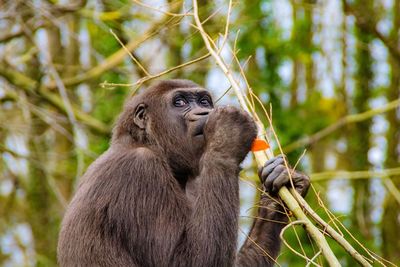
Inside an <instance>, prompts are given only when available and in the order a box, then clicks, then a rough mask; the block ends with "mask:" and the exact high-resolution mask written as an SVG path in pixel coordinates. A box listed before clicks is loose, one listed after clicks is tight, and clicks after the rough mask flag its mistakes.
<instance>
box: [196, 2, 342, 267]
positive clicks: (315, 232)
mask: <svg viewBox="0 0 400 267" xmlns="http://www.w3.org/2000/svg"><path fill="white" fill-rule="evenodd" d="M229 4H230V5H231V1H230V2H229ZM193 10H194V11H193V15H194V20H195V23H196V27H197V29H198V30H199V32H200V34H201V37H202V38H203V41H204V44H205V45H206V47H207V49H208V51H209V52H210V54H211V56H213V57H214V59H215V61H216V63H217V64H218V66H219V67H220V68H221V69H222V71H223V72H224V74H225V76H226V77H227V78H228V79H229V81H230V83H231V85H232V88H233V89H234V91H235V93H236V95H237V97H238V100H239V103H240V105H241V106H242V108H243V109H244V110H245V111H247V112H248V113H249V114H251V115H253V117H254V118H257V117H256V114H255V111H254V110H252V111H250V109H249V106H248V104H247V102H246V100H245V97H244V95H243V93H242V91H241V89H240V86H239V83H238V82H237V81H236V79H235V78H234V77H233V74H232V72H231V71H230V70H229V68H228V66H227V65H226V64H225V62H224V60H223V59H222V57H221V56H220V55H219V53H218V51H216V50H215V48H214V47H216V46H215V44H212V43H211V42H212V41H210V38H209V36H208V34H207V33H206V32H205V30H204V28H203V25H202V23H201V21H200V18H199V13H198V5H197V1H196V0H193ZM223 43H224V42H223ZM257 124H258V126H259V127H258V128H259V133H261V134H263V132H262V131H263V130H262V129H265V127H264V125H263V124H262V122H261V121H260V120H258V121H257ZM268 151H270V150H268ZM271 155H272V152H269V155H268V156H271ZM254 156H255V157H256V159H257V162H258V164H259V165H261V166H262V165H263V164H264V163H265V161H266V160H267V159H268V158H267V155H266V154H265V152H264V153H254ZM279 196H280V197H281V199H282V200H283V201H284V202H285V204H286V205H287V206H288V208H289V209H290V210H291V211H292V212H293V214H294V215H295V216H296V218H297V219H298V220H299V221H303V222H304V226H305V228H306V230H307V231H308V233H309V234H310V236H311V237H312V238H313V239H314V241H315V242H316V244H317V245H318V247H319V248H320V250H321V251H322V254H323V255H324V256H325V258H326V260H327V261H328V263H329V265H330V266H340V263H339V261H338V260H337V258H336V257H335V255H334V254H333V252H332V250H331V249H330V247H329V244H328V243H327V241H326V240H325V237H324V235H323V234H322V233H321V232H320V231H319V229H318V228H317V227H316V226H315V225H314V224H313V223H312V222H311V221H310V220H309V219H308V218H307V216H306V215H305V214H304V212H303V211H302V209H301V207H300V206H299V204H298V203H297V201H296V199H295V198H294V197H293V196H292V195H291V194H290V192H289V190H288V189H287V188H286V187H282V188H281V189H280V190H279ZM300 198H301V197H300Z"/></svg>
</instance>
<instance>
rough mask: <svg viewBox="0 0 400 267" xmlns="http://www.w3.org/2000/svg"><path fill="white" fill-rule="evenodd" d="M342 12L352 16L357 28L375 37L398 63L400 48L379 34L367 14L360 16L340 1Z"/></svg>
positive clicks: (351, 7)
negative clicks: (342, 7)
mask: <svg viewBox="0 0 400 267" xmlns="http://www.w3.org/2000/svg"><path fill="white" fill-rule="evenodd" d="M342 3H343V6H344V10H345V12H346V13H347V14H352V15H353V16H354V17H355V19H356V24H357V26H358V27H359V28H360V29H362V30H364V31H366V32H368V33H370V34H373V35H374V36H375V37H377V38H378V39H379V40H381V42H382V43H383V44H384V45H385V46H386V47H387V49H388V50H389V53H390V54H391V55H392V56H393V58H395V59H396V61H397V62H399V63H400V48H399V47H398V46H397V44H396V43H394V42H392V41H391V40H390V38H388V37H386V36H385V35H384V34H383V33H381V32H380V31H379V30H378V29H377V27H376V23H375V22H374V21H373V20H371V19H370V18H371V17H370V15H369V14H361V12H360V11H359V10H358V9H356V8H354V7H353V6H352V5H350V4H348V3H347V1H346V0H343V1H342Z"/></svg>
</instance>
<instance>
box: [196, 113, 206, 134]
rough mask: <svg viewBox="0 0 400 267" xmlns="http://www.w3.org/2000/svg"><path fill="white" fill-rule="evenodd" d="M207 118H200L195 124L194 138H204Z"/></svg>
mask: <svg viewBox="0 0 400 267" xmlns="http://www.w3.org/2000/svg"><path fill="white" fill-rule="evenodd" d="M206 121H207V117H204V118H200V119H198V120H196V121H194V122H193V123H195V125H194V127H193V136H195V137H196V136H202V135H203V134H204V125H206Z"/></svg>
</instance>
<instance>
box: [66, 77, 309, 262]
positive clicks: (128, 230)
mask: <svg viewBox="0 0 400 267" xmlns="http://www.w3.org/2000/svg"><path fill="white" fill-rule="evenodd" d="M255 137H256V126H255V124H254V122H253V120H252V119H251V118H250V117H249V116H248V115H247V114H246V113H244V112H243V111H240V110H239V109H237V108H234V107H219V108H214V106H213V102H212V98H211V96H210V94H209V93H208V91H207V90H205V89H203V88H201V87H200V86H199V85H197V84H195V83H193V82H191V81H186V80H170V81H164V82H160V83H158V84H157V85H155V86H153V87H151V88H149V89H148V90H146V91H145V92H144V93H142V94H140V95H138V96H135V97H134V98H133V99H132V100H130V101H129V102H128V103H127V104H126V106H125V109H124V111H123V112H122V114H121V116H120V118H119V120H118V122H117V124H116V126H115V128H114V132H113V137H112V142H111V147H110V148H109V149H108V150H107V151H106V152H105V153H104V154H103V155H102V156H100V157H99V158H98V159H97V160H96V161H95V162H94V163H93V164H92V165H91V166H90V167H89V169H88V170H87V172H86V174H85V175H84V177H83V179H82V182H81V184H80V186H79V189H78V191H77V192H76V194H75V196H74V198H73V199H72V202H71V204H70V206H69V208H68V210H67V212H66V214H65V217H64V221H63V223H62V229H61V232H60V239H59V244H58V260H59V263H60V265H61V266H124V267H125V266H182V267H187V266H252V267H253V266H272V265H273V260H271V258H276V256H277V254H278V251H279V246H280V241H279V232H280V230H281V229H282V227H283V225H284V224H282V223H276V222H273V221H283V222H286V221H287V218H286V216H285V215H282V211H283V208H282V207H281V206H280V205H279V204H277V201H276V199H272V198H271V197H269V196H267V195H263V196H262V198H261V204H260V206H262V208H260V209H259V211H258V212H259V214H258V216H257V217H259V218H260V219H256V220H255V221H254V224H253V227H252V229H251V232H250V234H249V236H250V237H249V239H248V240H247V241H245V243H244V245H243V247H242V248H241V249H240V251H239V252H238V253H236V246H237V236H238V212H239V185H238V174H239V170H240V167H239V164H240V163H241V162H242V161H243V159H244V158H245V156H246V154H247V153H248V152H249V149H250V146H251V143H252V141H253V140H254V138H255ZM283 162H284V160H283V158H282V157H278V158H274V159H272V160H270V161H268V162H267V163H266V164H265V166H264V167H263V168H261V170H260V173H259V175H260V178H261V180H262V183H263V185H264V187H265V190H266V191H267V192H270V193H271V194H272V195H273V196H274V195H275V197H276V194H274V193H276V192H277V191H278V190H279V188H280V187H281V186H283V185H286V184H288V181H289V175H288V173H287V172H286V169H285V167H284V165H283ZM292 177H293V180H294V185H295V188H296V190H297V191H298V192H299V193H300V194H302V195H304V194H305V193H306V191H307V189H308V186H309V179H308V177H306V176H305V175H303V174H300V173H297V172H294V173H293V174H292ZM255 243H256V244H257V245H255ZM265 252H267V253H268V254H269V256H267V255H265Z"/></svg>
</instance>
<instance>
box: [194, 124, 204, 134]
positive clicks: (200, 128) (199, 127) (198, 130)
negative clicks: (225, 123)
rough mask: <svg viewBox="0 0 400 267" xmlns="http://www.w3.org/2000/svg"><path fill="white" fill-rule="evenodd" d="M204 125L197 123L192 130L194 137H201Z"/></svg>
mask: <svg viewBox="0 0 400 267" xmlns="http://www.w3.org/2000/svg"><path fill="white" fill-rule="evenodd" d="M203 129H204V123H199V124H198V125H196V127H195V129H194V136H200V135H203Z"/></svg>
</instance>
